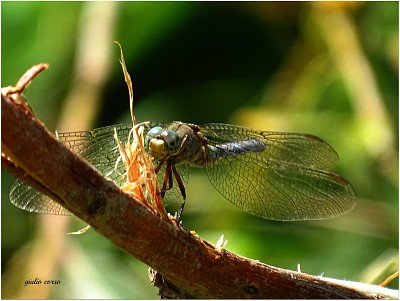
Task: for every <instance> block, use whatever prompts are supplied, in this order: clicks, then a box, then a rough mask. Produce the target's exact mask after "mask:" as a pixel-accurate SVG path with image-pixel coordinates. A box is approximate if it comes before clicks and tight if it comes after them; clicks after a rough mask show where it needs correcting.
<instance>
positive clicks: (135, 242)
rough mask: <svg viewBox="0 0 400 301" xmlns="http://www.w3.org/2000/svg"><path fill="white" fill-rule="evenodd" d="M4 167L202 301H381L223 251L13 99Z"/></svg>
mask: <svg viewBox="0 0 400 301" xmlns="http://www.w3.org/2000/svg"><path fill="white" fill-rule="evenodd" d="M1 103H2V111H1V118H2V119H1V126H2V133H1V134H2V136H1V142H2V147H3V152H4V154H2V167H3V168H4V169H5V170H6V171H8V172H12V173H14V174H17V175H19V176H23V179H29V181H30V184H33V185H34V187H35V188H38V189H40V191H42V192H44V193H46V194H48V195H50V196H51V197H53V198H54V199H55V200H56V201H57V202H59V203H60V204H62V205H63V206H64V207H65V208H67V209H68V210H69V211H71V212H72V213H73V214H75V215H76V216H77V217H79V218H80V219H82V220H83V221H85V222H86V223H88V224H89V225H90V226H91V227H92V228H94V229H95V230H96V231H97V232H98V233H100V234H101V235H103V236H105V237H106V238H107V239H109V240H110V241H112V242H113V243H114V244H115V245H116V246H118V247H119V248H121V249H123V250H124V251H125V252H127V253H128V254H130V255H131V256H133V257H135V258H137V259H139V260H140V261H142V262H144V263H145V264H147V265H148V266H150V267H152V268H154V269H155V270H157V271H158V272H159V273H160V274H161V275H163V276H164V277H163V278H162V279H161V281H160V278H157V279H155V282H157V281H156V280H158V283H160V282H162V283H163V284H164V285H165V284H168V287H169V288H171V289H172V290H173V291H178V292H179V295H175V296H185V297H189V296H190V297H195V298H315V299H324V298H335V299H336V298H364V299H365V298H377V297H381V296H380V295H378V294H376V293H365V292H362V291H359V290H356V289H353V288H349V287H346V286H343V285H340V284H335V283H332V282H329V281H326V280H323V279H321V278H320V277H315V276H311V275H307V274H304V273H299V272H293V271H289V270H283V269H280V268H276V267H273V266H269V265H266V264H263V263H260V262H258V261H254V260H250V259H247V258H244V257H240V256H238V255H236V254H234V253H231V252H229V251H227V250H225V249H224V248H216V247H214V246H213V245H211V244H210V243H208V242H206V241H204V240H202V239H201V238H200V237H198V236H197V235H195V234H193V233H191V232H188V231H187V230H185V229H184V228H183V227H181V226H180V225H178V224H176V223H173V222H171V220H169V219H166V218H162V217H160V216H159V215H157V214H156V213H155V212H154V211H152V210H150V209H149V208H148V207H147V206H145V205H144V204H143V203H142V202H140V201H139V200H135V199H133V198H132V197H131V196H129V195H128V194H127V193H125V192H123V191H122V190H120V189H119V188H118V187H117V186H116V185H115V184H114V183H112V182H110V181H108V180H106V179H105V178H104V177H103V176H102V175H101V174H99V173H98V172H97V171H96V170H95V169H94V168H93V167H92V166H90V165H89V164H88V163H86V162H85V161H84V160H82V159H81V158H79V157H77V156H76V155H74V154H73V153H72V152H71V151H69V150H68V149H67V148H66V147H65V146H64V145H63V144H62V143H61V142H59V141H57V140H56V139H55V137H54V136H53V135H52V134H51V133H50V132H49V131H48V130H47V129H46V128H45V127H44V126H43V125H42V124H41V123H40V122H38V121H37V120H36V119H35V117H34V116H33V114H32V113H31V112H30V111H29V110H28V109H27V108H26V106H23V105H21V104H20V103H18V102H16V101H15V100H14V99H13V98H12V97H9V96H7V95H3V94H2V97H1Z"/></svg>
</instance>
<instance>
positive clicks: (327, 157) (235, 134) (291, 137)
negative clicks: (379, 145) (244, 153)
mask: <svg viewBox="0 0 400 301" xmlns="http://www.w3.org/2000/svg"><path fill="white" fill-rule="evenodd" d="M200 128H201V132H202V133H203V134H204V136H205V137H206V138H207V139H209V140H210V144H212V145H218V144H222V143H225V142H234V141H243V140H245V139H248V138H257V139H259V140H261V141H263V142H264V143H265V144H266V148H265V150H264V151H263V152H261V153H258V154H259V155H260V156H262V157H263V158H264V160H269V159H275V160H278V161H285V162H289V163H296V164H300V165H304V166H307V167H312V168H315V169H328V168H331V167H333V166H335V165H336V164H337V162H338V160H339V156H338V154H337V153H336V151H335V150H334V149H333V148H332V147H331V146H330V145H329V144H327V143H326V142H325V141H323V140H322V139H320V138H318V137H316V136H313V135H309V134H302V133H283V132H282V133H280V132H269V131H259V130H254V129H250V128H245V127H240V126H235V125H229V124H221V123H209V124H205V125H203V126H200Z"/></svg>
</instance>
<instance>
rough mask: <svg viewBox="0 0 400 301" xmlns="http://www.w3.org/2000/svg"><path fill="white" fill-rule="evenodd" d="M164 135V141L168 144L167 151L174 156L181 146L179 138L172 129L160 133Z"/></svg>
mask: <svg viewBox="0 0 400 301" xmlns="http://www.w3.org/2000/svg"><path fill="white" fill-rule="evenodd" d="M161 135H162V136H163V137H164V141H165V142H166V143H167V145H168V151H169V154H170V155H171V156H175V155H177V154H178V153H179V151H180V148H181V138H179V136H178V134H177V133H176V132H175V131H172V130H166V131H163V132H162V133H161Z"/></svg>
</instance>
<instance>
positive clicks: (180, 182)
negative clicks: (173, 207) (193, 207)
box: [171, 164, 186, 222]
mask: <svg viewBox="0 0 400 301" xmlns="http://www.w3.org/2000/svg"><path fill="white" fill-rule="evenodd" d="M171 167H172V172H173V173H174V176H175V179H176V182H177V183H178V186H179V190H180V191H181V194H182V198H183V203H182V205H181V208H180V209H179V211H178V214H177V220H178V222H179V221H180V220H181V216H182V213H183V208H185V203H186V191H185V186H184V185H183V181H182V178H181V176H180V174H179V172H178V171H177V170H176V167H175V164H172V166H171Z"/></svg>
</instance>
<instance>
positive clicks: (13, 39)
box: [1, 2, 399, 299]
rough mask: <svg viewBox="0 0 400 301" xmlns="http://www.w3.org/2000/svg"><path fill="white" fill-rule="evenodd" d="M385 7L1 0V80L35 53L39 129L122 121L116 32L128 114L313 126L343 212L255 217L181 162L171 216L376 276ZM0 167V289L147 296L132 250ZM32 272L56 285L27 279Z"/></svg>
mask: <svg viewBox="0 0 400 301" xmlns="http://www.w3.org/2000/svg"><path fill="white" fill-rule="evenodd" d="M398 12H399V9H398V3H397V2H356V3H354V2H340V3H337V2H333V3H330V2H321V3H318V2H316V3H312V2H301V3H286V2H281V3H275V2H267V3H263V2H257V3H244V2H234V3H230V2H221V3H218V2H112V3H111V2H73V3H72V2H71V3H70V2H2V3H1V22H2V23H1V30H2V32H1V33H2V34H1V39H2V40H1V42H2V43H1V63H2V68H1V85H2V87H4V86H8V85H14V84H15V83H16V82H17V80H18V79H19V77H20V76H21V75H22V74H23V73H24V72H25V71H26V70H27V69H28V68H29V67H31V66H32V65H34V64H37V63H40V62H47V63H49V65H50V68H49V69H48V70H47V71H45V72H43V73H42V74H40V75H39V76H38V77H37V78H36V79H35V80H34V81H33V83H32V84H31V85H30V86H29V88H28V89H27V91H26V93H25V94H26V96H27V98H28V99H29V101H30V104H31V106H32V108H33V110H34V112H35V114H36V115H37V117H38V118H39V119H40V120H41V121H42V122H43V123H44V124H45V125H46V126H47V127H48V128H49V129H50V130H52V131H54V130H58V131H78V130H87V129H91V128H95V127H99V126H104V125H110V124H115V123H120V122H129V104H128V93H127V88H126V85H125V82H124V79H123V74H122V70H121V67H120V65H119V62H118V60H119V49H118V48H117V46H116V45H115V44H113V43H112V41H113V40H117V41H119V42H120V43H121V44H122V47H123V51H124V55H125V60H126V63H127V67H128V70H129V72H130V74H131V76H132V79H133V82H134V89H135V91H134V93H135V114H136V118H137V119H138V120H162V121H173V120H181V121H186V122H192V123H197V124H202V123H206V122H227V123H233V124H239V125H243V126H249V127H253V128H258V129H264V130H274V131H293V132H307V133H311V134H315V135H318V136H320V137H322V138H323V139H324V140H326V141H328V143H330V144H331V145H332V146H333V147H334V148H335V149H336V151H337V152H338V153H339V155H340V157H341V160H340V163H339V165H338V166H337V168H336V169H335V172H337V173H339V174H341V175H342V176H344V177H345V178H346V179H348V180H349V181H350V182H351V183H352V185H353V187H354V189H355V191H356V192H357V196H358V203H357V206H356V208H355V209H354V210H353V211H352V212H351V213H349V214H348V215H346V216H344V217H340V218H337V219H333V220H327V221H314V222H290V223H289V222H288V223H283V222H274V221H268V220H263V219H261V218H257V217H253V216H251V215H249V214H246V213H244V212H242V211H240V210H239V209H237V208H236V207H235V206H233V205H232V204H230V203H229V202H227V201H226V200H225V199H224V198H223V197H222V196H220V195H219V194H218V192H217V191H216V190H214V189H213V188H212V186H211V184H210V183H209V182H208V179H207V177H206V175H205V173H204V172H202V171H201V170H193V171H192V172H191V175H190V181H189V185H188V187H187V195H188V202H187V204H186V208H185V212H184V215H183V223H184V225H185V226H186V227H187V228H188V229H190V230H194V231H196V233H198V234H199V235H200V236H201V237H203V238H204V239H206V240H208V241H210V242H212V243H216V242H217V240H218V238H219V237H220V236H221V234H224V237H225V239H226V240H228V244H227V246H226V248H227V249H228V250H231V251H233V252H236V253H238V254H240V255H243V256H246V257H250V258H253V259H257V260H260V261H262V262H264V263H267V264H271V265H275V266H278V267H281V268H287V269H292V270H297V265H298V264H300V267H301V270H302V271H303V272H306V273H309V274H314V275H320V274H324V275H325V276H327V277H333V278H339V279H349V280H354V281H363V282H370V283H374V284H379V283H380V282H382V281H383V280H384V279H385V278H386V277H388V276H389V275H390V274H392V273H393V272H395V271H397V270H398V238H399V236H398V235H399V233H398V183H399V182H398V181H399V180H398V137H399V133H398V125H399V124H398V122H399V118H398V112H399V108H398V104H399V102H398V97H399V86H398V82H399V78H398V66H399V63H398V52H399V49H398V26H399V24H398V22H399V15H398ZM1 181H2V206H1V210H2V215H1V222H2V233H1V234H2V253H1V255H2V258H1V259H2V298H17V299H20V298H32V299H34V298H57V299H66V298H67V299H81V298H92V299H93V298H96V299H97V298H99V299H101V298H107V299H124V298H129V299H132V298H133V299H135V298H139V299H153V298H157V295H156V294H157V289H155V288H153V287H151V285H150V283H149V281H148V276H147V267H146V266H145V264H143V263H141V262H139V261H137V260H136V259H134V258H131V257H129V256H128V255H127V254H125V253H124V252H123V251H121V250H119V249H118V248H117V247H115V246H114V245H112V244H111V243H110V242H108V241H107V240H106V239H104V238H103V237H101V236H99V235H98V234H97V233H96V232H95V231H93V230H89V231H88V232H87V233H85V234H83V235H80V236H67V235H66V233H68V232H71V231H76V230H78V229H80V228H82V227H83V226H84V224H83V223H82V222H81V221H79V220H77V219H76V218H75V217H57V216H56V217H53V216H45V215H38V214H34V213H28V212H24V211H22V210H19V209H18V208H16V207H14V206H13V205H12V204H10V203H9V201H8V193H9V190H10V186H11V184H12V182H13V181H14V179H13V178H11V177H10V176H8V175H7V174H5V173H4V172H3V171H2V179H1ZM168 209H169V211H171V212H173V207H171V208H168ZM166 239H167V238H166ZM182 264H184V262H182ZM35 278H39V279H40V280H42V281H44V280H46V279H55V280H60V281H61V284H58V285H43V284H42V285H28V286H24V281H25V280H30V279H32V280H34V279H35ZM397 283H398V281H397V280H395V281H393V282H392V283H390V284H389V286H388V287H392V288H397V287H398V284H397Z"/></svg>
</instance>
